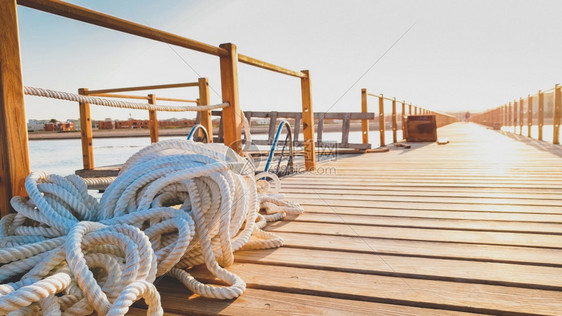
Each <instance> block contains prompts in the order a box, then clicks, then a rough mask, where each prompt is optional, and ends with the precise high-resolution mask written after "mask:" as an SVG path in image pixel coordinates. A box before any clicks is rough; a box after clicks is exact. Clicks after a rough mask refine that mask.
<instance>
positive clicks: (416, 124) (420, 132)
mask: <svg viewBox="0 0 562 316" xmlns="http://www.w3.org/2000/svg"><path fill="white" fill-rule="evenodd" d="M406 140H407V141H409V142H434V141H437V124H436V122H435V115H408V118H407V120H406Z"/></svg>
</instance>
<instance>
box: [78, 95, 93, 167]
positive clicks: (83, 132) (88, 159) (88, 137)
mask: <svg viewBox="0 0 562 316" xmlns="http://www.w3.org/2000/svg"><path fill="white" fill-rule="evenodd" d="M78 94H81V95H87V94H88V89H86V88H81V89H78ZM78 105H79V107H80V139H81V141H82V164H83V166H84V169H85V170H92V169H94V149H93V145H92V142H93V133H92V118H91V117H90V104H89V103H82V102H79V103H78Z"/></svg>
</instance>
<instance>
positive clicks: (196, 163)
mask: <svg viewBox="0 0 562 316" xmlns="http://www.w3.org/2000/svg"><path fill="white" fill-rule="evenodd" d="M265 176H267V177H271V178H275V176H272V175H259V178H256V177H255V176H254V171H253V168H252V166H251V165H249V164H248V160H246V159H244V158H242V157H240V156H238V155H237V154H235V153H233V152H232V151H230V150H229V149H228V148H227V147H225V146H223V145H220V144H200V143H194V142H191V141H185V140H168V141H162V142H159V143H155V144H153V145H151V146H149V147H146V148H144V149H142V150H141V151H139V152H138V153H137V154H135V155H133V156H132V157H131V158H130V159H129V160H128V161H127V162H126V163H125V165H124V166H123V168H122V170H121V173H120V174H119V176H118V177H117V178H116V179H115V181H113V182H112V183H111V184H110V185H109V187H108V188H107V189H106V191H105V193H104V194H103V195H102V197H101V200H100V201H99V202H98V200H97V199H95V198H94V197H92V196H90V195H89V194H88V191H87V186H86V184H85V183H84V181H83V180H82V179H81V178H79V177H77V176H74V175H71V176H67V177H61V176H57V175H45V174H36V173H32V174H30V175H29V176H28V178H27V179H26V183H25V186H26V190H27V192H28V194H29V199H25V198H21V197H14V198H13V199H12V201H11V203H12V206H13V207H14V209H15V210H16V211H17V213H15V214H9V215H7V216H5V217H4V218H2V220H0V265H1V266H0V282H1V283H4V282H8V283H4V284H1V285H0V314H8V313H10V314H13V315H27V314H29V315H34V314H38V313H43V314H49V315H61V314H64V315H84V314H90V313H92V312H94V311H95V312H97V313H98V314H99V315H123V314H125V313H126V312H127V311H128V309H129V306H130V305H131V304H132V303H133V302H135V301H136V300H138V299H140V298H144V300H145V302H146V303H147V305H148V306H149V308H148V314H150V315H162V314H163V310H162V307H161V304H160V296H159V294H158V292H157V290H156V288H155V286H154V285H153V282H154V281H155V280H156V278H157V277H159V276H162V275H164V274H167V275H169V276H172V277H174V278H177V279H178V280H179V281H180V282H181V283H183V284H184V285H185V286H186V287H187V288H188V289H189V290H190V291H192V292H194V293H197V294H199V295H201V296H205V297H211V298H217V299H232V298H235V297H238V296H239V295H241V294H242V293H243V292H244V290H245V287H246V284H245V283H244V281H243V280H242V279H241V278H240V277H239V276H237V275H235V274H233V273H231V272H229V271H228V270H226V269H225V267H228V266H229V265H231V264H232V263H233V262H234V255H233V252H235V251H237V250H240V249H265V248H273V247H279V246H281V245H282V240H281V238H279V237H278V236H276V235H274V234H272V233H268V232H265V231H263V230H261V228H263V226H265V224H266V223H267V221H272V220H279V219H281V218H282V217H283V216H284V215H285V214H287V213H301V212H302V211H303V209H302V208H301V207H300V206H299V205H297V204H294V203H291V202H287V201H282V200H280V199H279V196H278V195H276V194H266V193H265V191H266V190H268V189H269V184H268V183H267V182H265V181H264V180H256V179H262V178H263V177H265ZM256 183H257V184H256ZM260 208H261V209H262V211H263V215H262V214H260V213H259V211H260ZM203 263H204V264H205V265H206V267H207V269H208V270H209V271H210V272H211V273H212V274H213V275H214V276H216V277H217V278H219V279H222V280H223V281H225V282H226V283H228V284H229V285H228V286H217V285H209V284H204V283H201V282H199V281H198V280H196V279H195V278H194V277H193V276H191V275H190V274H189V269H190V268H191V267H193V266H196V265H199V264H203Z"/></svg>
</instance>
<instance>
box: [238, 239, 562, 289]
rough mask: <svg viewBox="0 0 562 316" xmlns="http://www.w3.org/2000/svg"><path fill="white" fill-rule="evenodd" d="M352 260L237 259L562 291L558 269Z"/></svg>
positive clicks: (282, 254)
mask: <svg viewBox="0 0 562 316" xmlns="http://www.w3.org/2000/svg"><path fill="white" fill-rule="evenodd" d="M350 257H351V256H349V255H347V254H346V253H343V252H340V251H337V249H334V250H331V251H330V250H313V249H300V248H284V247H283V248H281V249H273V250H272V249H268V250H262V251H241V252H239V253H238V254H237V256H236V260H237V261H238V262H244V263H257V264H268V265H276V266H291V267H296V268H307V269H321V270H331V271H341V272H349V273H360V274H369V275H370V274H373V275H389V276H398V277H407V278H415V279H430V280H444V281H460V282H465V283H477V284H495V285H505V286H516V287H522V288H535V289H546V290H554V291H561V290H562V278H553V276H555V275H557V273H558V272H559V271H560V269H559V268H556V267H541V266H529V265H521V264H507V263H495V262H475V261H465V260H461V259H457V260H451V259H441V258H420V257H404V256H392V255H385V254H373V253H354V254H353V256H352V257H351V258H352V259H351V258H350ZM350 259H351V260H350ZM474 271H478V273H474Z"/></svg>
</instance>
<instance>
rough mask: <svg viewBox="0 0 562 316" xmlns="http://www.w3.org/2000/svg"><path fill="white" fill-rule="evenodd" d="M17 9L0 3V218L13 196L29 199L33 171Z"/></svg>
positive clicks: (7, 0)
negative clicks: (27, 182)
mask: <svg viewBox="0 0 562 316" xmlns="http://www.w3.org/2000/svg"><path fill="white" fill-rule="evenodd" d="M16 7H17V5H16V1H15V0H4V1H0V217H1V216H4V215H6V214H8V213H9V212H10V210H11V206H10V200H11V199H12V197H13V196H16V195H19V196H27V193H26V191H25V187H24V184H25V178H26V177H27V175H28V174H29V170H30V169H29V149H28V140H27V121H26V119H25V106H24V100H23V81H22V73H21V58H20V46H19V37H18V21H17V9H16Z"/></svg>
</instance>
